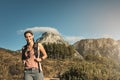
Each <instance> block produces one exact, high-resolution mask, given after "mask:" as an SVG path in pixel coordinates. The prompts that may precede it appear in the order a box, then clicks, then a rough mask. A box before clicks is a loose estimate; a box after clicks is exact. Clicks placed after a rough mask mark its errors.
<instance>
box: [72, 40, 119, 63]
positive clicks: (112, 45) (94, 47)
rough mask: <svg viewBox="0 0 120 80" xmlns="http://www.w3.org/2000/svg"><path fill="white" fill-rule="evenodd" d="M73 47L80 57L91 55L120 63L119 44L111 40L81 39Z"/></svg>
mask: <svg viewBox="0 0 120 80" xmlns="http://www.w3.org/2000/svg"><path fill="white" fill-rule="evenodd" d="M74 47H75V49H76V50H77V51H78V52H79V53H80V54H81V55H82V56H85V55H87V54H93V55H98V56H104V57H107V58H111V59H113V60H116V61H119V62H120V42H119V41H117V40H114V39H112V38H100V39H83V40H80V41H78V42H76V43H75V44H74Z"/></svg>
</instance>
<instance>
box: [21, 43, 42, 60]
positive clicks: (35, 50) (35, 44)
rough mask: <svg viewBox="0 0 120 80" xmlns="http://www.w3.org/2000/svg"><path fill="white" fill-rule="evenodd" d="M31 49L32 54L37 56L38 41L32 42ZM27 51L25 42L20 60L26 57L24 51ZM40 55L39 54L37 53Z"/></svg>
mask: <svg viewBox="0 0 120 80" xmlns="http://www.w3.org/2000/svg"><path fill="white" fill-rule="evenodd" d="M33 49H34V55H35V57H36V58H37V57H38V43H37V42H36V43H34V45H33ZM26 51H27V44H26V45H25V46H23V48H22V60H25V59H27V58H28V57H26V56H25V52H26ZM39 57H40V55H39Z"/></svg>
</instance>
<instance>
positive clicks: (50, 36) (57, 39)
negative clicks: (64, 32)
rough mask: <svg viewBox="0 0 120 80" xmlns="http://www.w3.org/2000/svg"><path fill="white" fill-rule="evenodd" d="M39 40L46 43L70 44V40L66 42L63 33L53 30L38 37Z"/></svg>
mask: <svg viewBox="0 0 120 80" xmlns="http://www.w3.org/2000/svg"><path fill="white" fill-rule="evenodd" d="M37 42H41V43H45V44H48V43H56V44H65V45H69V44H68V42H66V41H65V40H64V39H63V38H62V36H61V35H59V34H56V33H52V32H45V33H43V34H42V36H41V37H40V38H38V39H37Z"/></svg>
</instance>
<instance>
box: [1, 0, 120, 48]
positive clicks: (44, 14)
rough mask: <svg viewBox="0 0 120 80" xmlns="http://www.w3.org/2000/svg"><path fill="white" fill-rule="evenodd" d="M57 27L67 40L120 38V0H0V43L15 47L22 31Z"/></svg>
mask: <svg viewBox="0 0 120 80" xmlns="http://www.w3.org/2000/svg"><path fill="white" fill-rule="evenodd" d="M36 28H37V29H38V30H37V31H35V32H34V33H35V39H37V38H38V37H40V36H41V34H42V33H43V32H44V31H48V30H51V31H56V32H58V33H60V35H61V36H63V37H64V39H65V40H67V41H68V42H69V43H71V44H72V43H74V42H76V41H79V40H80V39H86V38H87V39H88V38H103V37H111V38H114V39H116V40H118V39H120V0H0V37H1V38H0V47H2V48H6V49H10V50H18V49H21V47H22V46H23V45H24V44H25V43H26V41H25V39H24V36H23V32H22V31H24V30H26V29H33V30H35V29H36Z"/></svg>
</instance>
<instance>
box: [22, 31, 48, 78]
mask: <svg viewBox="0 0 120 80" xmlns="http://www.w3.org/2000/svg"><path fill="white" fill-rule="evenodd" d="M24 37H25V39H26V42H27V44H26V45H25V46H24V47H23V48H22V61H23V64H24V68H25V70H24V80H44V79H43V78H44V75H43V71H42V68H41V64H40V62H41V61H42V60H44V59H46V58H47V54H46V51H45V49H44V47H43V46H42V44H41V43H37V47H36V43H35V42H34V35H33V33H32V31H30V30H28V31H26V32H25V33H24ZM39 54H42V56H41V57H39Z"/></svg>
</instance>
